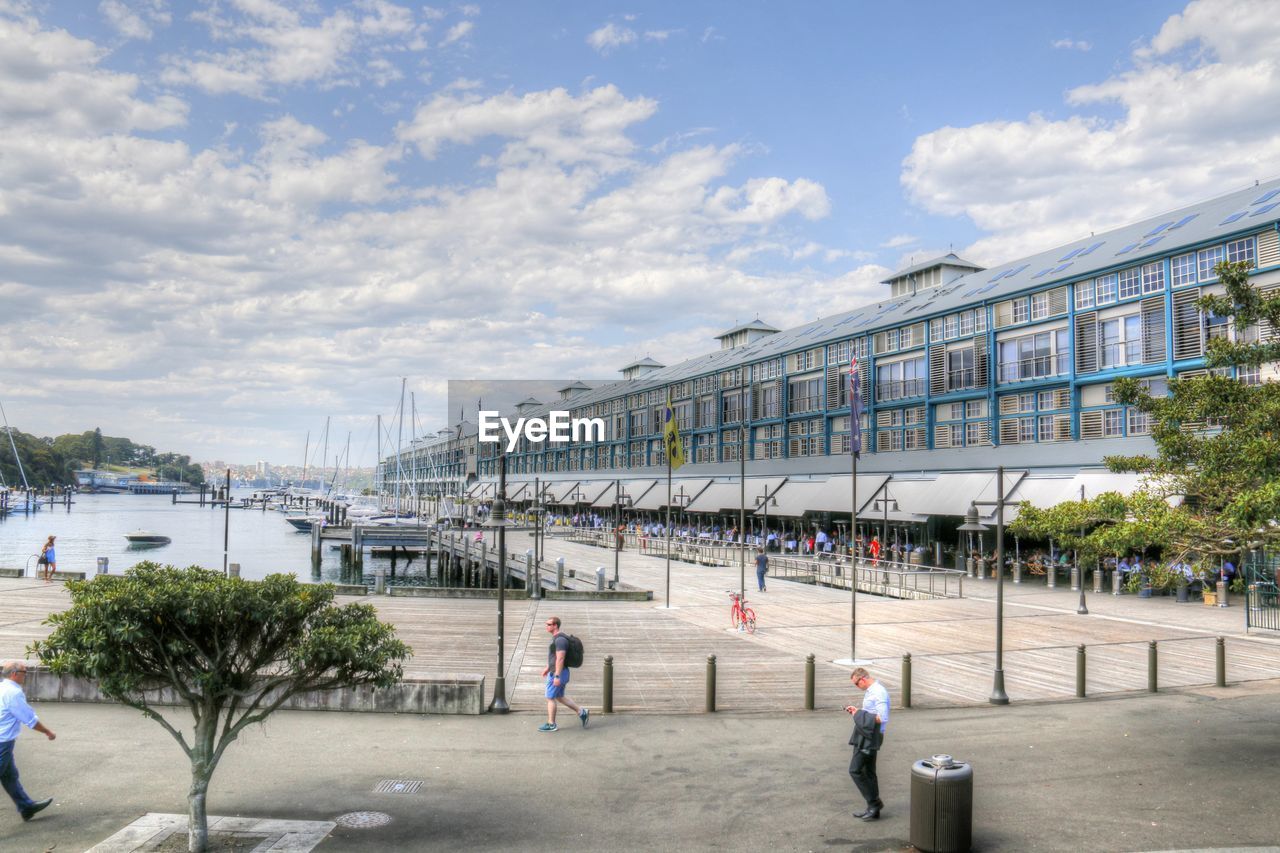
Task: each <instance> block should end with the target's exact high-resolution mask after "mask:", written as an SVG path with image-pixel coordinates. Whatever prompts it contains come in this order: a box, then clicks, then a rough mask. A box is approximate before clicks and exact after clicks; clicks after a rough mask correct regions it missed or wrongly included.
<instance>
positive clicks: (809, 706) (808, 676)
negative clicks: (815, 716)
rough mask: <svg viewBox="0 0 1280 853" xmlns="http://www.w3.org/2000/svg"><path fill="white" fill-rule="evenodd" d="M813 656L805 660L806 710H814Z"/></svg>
mask: <svg viewBox="0 0 1280 853" xmlns="http://www.w3.org/2000/svg"><path fill="white" fill-rule="evenodd" d="M813 680H814V672H813V655H809V656H808V657H806V658H805V659H804V709H805V710H806V711H812V710H813Z"/></svg>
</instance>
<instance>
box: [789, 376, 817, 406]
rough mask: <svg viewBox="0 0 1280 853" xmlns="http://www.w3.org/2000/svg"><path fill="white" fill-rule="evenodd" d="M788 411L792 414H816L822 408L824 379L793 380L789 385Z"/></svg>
mask: <svg viewBox="0 0 1280 853" xmlns="http://www.w3.org/2000/svg"><path fill="white" fill-rule="evenodd" d="M787 392H788V399H787V411H788V412H790V413H791V414H793V415H794V414H799V413H801V412H816V411H818V410H820V409H821V408H822V403H823V398H822V377H821V376H815V377H812V378H808V379H792V380H791V381H790V382H788V383H787Z"/></svg>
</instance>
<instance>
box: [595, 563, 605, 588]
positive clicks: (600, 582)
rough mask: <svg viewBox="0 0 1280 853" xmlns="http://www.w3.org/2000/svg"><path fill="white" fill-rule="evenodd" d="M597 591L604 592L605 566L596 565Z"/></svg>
mask: <svg viewBox="0 0 1280 853" xmlns="http://www.w3.org/2000/svg"><path fill="white" fill-rule="evenodd" d="M596 592H604V566H596Z"/></svg>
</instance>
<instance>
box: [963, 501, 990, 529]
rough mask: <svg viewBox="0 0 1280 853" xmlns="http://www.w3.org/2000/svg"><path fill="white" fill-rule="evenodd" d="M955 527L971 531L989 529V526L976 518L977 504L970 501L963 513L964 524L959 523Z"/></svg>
mask: <svg viewBox="0 0 1280 853" xmlns="http://www.w3.org/2000/svg"><path fill="white" fill-rule="evenodd" d="M956 529H957V530H964V531H968V532H972V533H981V532H982V531H984V530H990V529H991V528H990V527H987V526H986V525H985V524H983V523H982V522H981V521H979V520H978V505H977V504H973V503H971V504H969V509H968V511H966V512H965V514H964V524H962V525H960V526H959V527H958V528H956Z"/></svg>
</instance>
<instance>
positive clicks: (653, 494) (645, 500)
mask: <svg viewBox="0 0 1280 853" xmlns="http://www.w3.org/2000/svg"><path fill="white" fill-rule="evenodd" d="M709 485H711V479H710V478H705V479H690V480H674V481H673V482H672V483H671V496H672V501H671V505H672V506H673V507H675V508H677V509H678V508H680V506H681V503H680V497H679V496H680V495H687V496H688V500H687V501H685V503H691V502H692V501H693V500H694V499H695V498H697V497H698V495H699V494H701V493H702V490H703V489H705V488H706V487H707V486H709ZM666 505H667V484H666V483H658V484H657V485H655V486H654V487H653V488H652V489H650V490H649V491H648V492H646V493H645V495H644V497H642V498H640V499H639V500H636V501H635V503H634V504H633V505H632V508H633V509H645V510H655V509H662V508H663V507H665V506H666Z"/></svg>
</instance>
